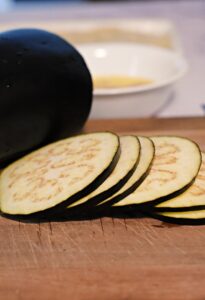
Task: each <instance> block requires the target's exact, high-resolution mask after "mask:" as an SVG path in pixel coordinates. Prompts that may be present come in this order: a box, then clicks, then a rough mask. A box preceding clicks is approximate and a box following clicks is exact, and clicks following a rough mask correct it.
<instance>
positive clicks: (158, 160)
mask: <svg viewBox="0 0 205 300" xmlns="http://www.w3.org/2000/svg"><path fill="white" fill-rule="evenodd" d="M151 139H152V141H153V142H154V145H155V157H154V160H153V164H152V166H151V169H150V172H149V174H148V176H147V177H146V178H145V180H144V181H143V182H142V184H141V185H140V186H139V187H138V188H137V189H136V190H135V191H134V192H133V193H131V194H129V195H128V196H127V197H125V198H124V199H123V200H122V201H120V202H118V203H117V205H118V206H133V205H135V206H136V205H139V206H144V207H148V208H149V207H150V206H151V205H155V204H158V203H160V202H162V201H164V200H167V199H171V198H172V197H174V196H176V195H178V194H180V193H182V192H183V191H185V190H186V189H187V188H188V187H189V186H190V185H191V184H192V183H193V181H194V180H195V178H196V176H197V174H198V171H199V168H200V166H201V152H200V149H199V147H198V145H197V144H195V143H194V142H193V141H191V140H189V139H186V138H182V137H170V136H169V137H166V136H161V137H152V138H151Z"/></svg>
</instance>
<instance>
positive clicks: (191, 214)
mask: <svg viewBox="0 0 205 300" xmlns="http://www.w3.org/2000/svg"><path fill="white" fill-rule="evenodd" d="M157 214H158V215H161V216H164V217H169V218H173V219H187V220H188V219H190V220H199V219H205V210H196V211H181V212H178V211H177V212H159V213H157Z"/></svg>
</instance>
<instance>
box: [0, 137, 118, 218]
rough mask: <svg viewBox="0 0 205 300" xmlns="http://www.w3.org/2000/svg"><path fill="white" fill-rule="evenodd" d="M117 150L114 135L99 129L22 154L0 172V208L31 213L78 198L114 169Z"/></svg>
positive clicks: (5, 211)
mask: <svg viewBox="0 0 205 300" xmlns="http://www.w3.org/2000/svg"><path fill="white" fill-rule="evenodd" d="M118 152H119V139H118V137H117V135H115V134H113V133H110V132H104V133H103V132H100V133H91V134H84V135H80V136H76V137H72V138H68V139H65V140H61V141H59V142H56V143H53V144H50V145H48V146H46V147H43V148H41V149H39V150H37V151H35V152H33V153H31V154H29V155H27V156H25V157H24V158H22V159H20V160H18V161H16V162H15V163H13V164H11V165H10V166H9V167H7V168H6V169H5V170H4V171H3V172H2V174H1V180H0V199H1V211H2V212H3V213H7V214H21V215H23V214H32V213H35V212H39V211H43V210H46V209H49V208H52V207H55V206H56V205H58V204H61V203H62V202H64V201H66V200H67V199H69V198H70V197H72V196H74V195H79V197H81V193H82V191H84V190H85V189H88V187H90V190H94V189H95V188H96V187H97V186H99V185H100V184H101V183H102V182H103V181H104V180H105V178H106V177H107V176H108V175H109V174H110V173H111V172H112V171H113V169H114V167H115V165H116V163H117V159H116V157H117V155H118ZM113 161H114V163H113ZM102 174H104V176H103V177H102V179H101V180H100V176H101V175H102ZM105 175H106V176H105Z"/></svg>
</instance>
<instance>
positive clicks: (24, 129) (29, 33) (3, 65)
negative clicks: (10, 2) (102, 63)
mask: <svg viewBox="0 0 205 300" xmlns="http://www.w3.org/2000/svg"><path fill="white" fill-rule="evenodd" d="M91 104H92V79H91V75H90V72H89V70H88V68H87V66H86V64H85V61H84V60H83V58H82V56H81V55H80V54H79V52H78V51H77V50H76V49H75V48H74V47H73V46H72V45H70V44H69V43H68V42H67V41H65V40H63V39H62V38H61V37H59V36H57V35H55V34H53V33H50V32H47V31H44V30H39V29H17V30H11V31H7V32H3V33H1V34H0V167H4V166H5V165H7V164H9V163H10V162H11V161H13V160H15V159H17V158H19V157H21V156H22V155H24V154H26V153H28V152H30V151H31V150H33V149H36V148H37V147H39V146H42V145H45V144H47V143H49V142H52V141H55V140H58V139H61V138H64V137H68V136H70V135H73V134H76V133H78V132H79V131H80V130H81V129H82V127H83V125H84V124H85V122H86V120H87V118H88V115H89V112H90V109H91Z"/></svg>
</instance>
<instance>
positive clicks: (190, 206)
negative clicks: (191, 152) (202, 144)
mask: <svg viewBox="0 0 205 300" xmlns="http://www.w3.org/2000/svg"><path fill="white" fill-rule="evenodd" d="M200 208H201V209H205V153H202V164H201V167H200V170H199V173H198V175H197V177H196V179H195V181H194V183H193V184H192V185H191V186H190V187H189V188H188V189H187V190H186V191H185V192H184V193H182V194H180V195H178V196H177V197H174V198H172V199H169V200H167V201H164V202H162V203H160V204H158V205H156V206H155V208H154V209H155V210H157V211H185V210H199V209H200Z"/></svg>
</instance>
